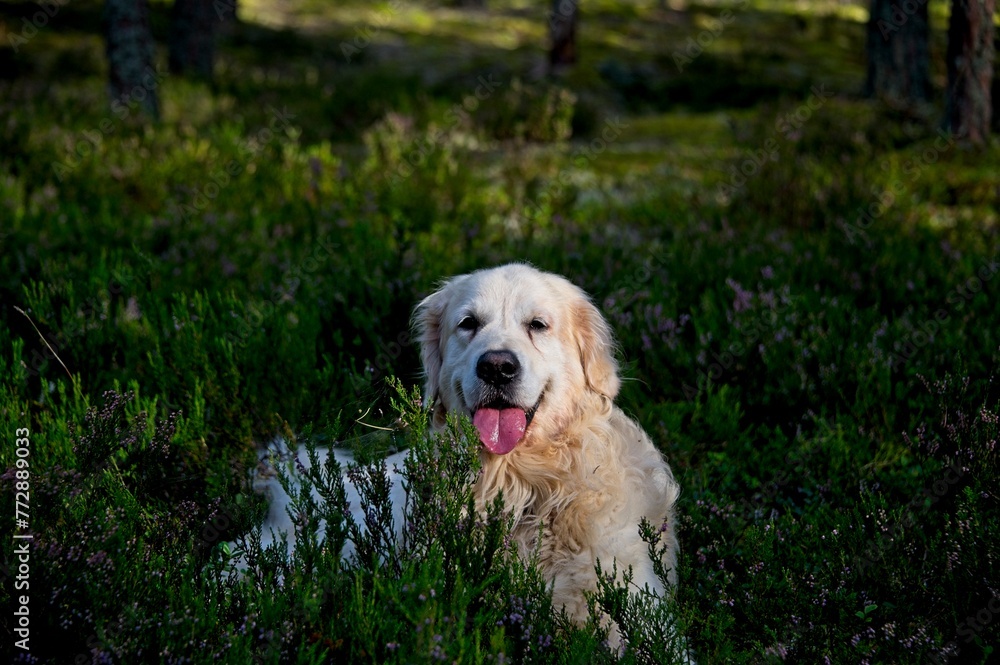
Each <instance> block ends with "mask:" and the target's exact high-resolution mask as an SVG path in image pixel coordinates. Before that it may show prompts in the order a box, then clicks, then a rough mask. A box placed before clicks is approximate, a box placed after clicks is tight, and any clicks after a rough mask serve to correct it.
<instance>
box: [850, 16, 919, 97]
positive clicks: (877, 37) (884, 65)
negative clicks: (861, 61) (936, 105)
mask: <svg viewBox="0 0 1000 665" xmlns="http://www.w3.org/2000/svg"><path fill="white" fill-rule="evenodd" d="M927 2H928V0H871V10H870V13H869V17H868V79H867V82H866V83H865V94H866V95H868V96H869V97H877V98H879V99H882V100H884V101H886V102H888V103H889V104H892V105H893V106H902V107H909V106H912V105H914V104H919V103H922V102H927V101H929V100H930V94H931V83H930V69H929V68H930V40H929V34H930V31H929V24H928V20H927Z"/></svg>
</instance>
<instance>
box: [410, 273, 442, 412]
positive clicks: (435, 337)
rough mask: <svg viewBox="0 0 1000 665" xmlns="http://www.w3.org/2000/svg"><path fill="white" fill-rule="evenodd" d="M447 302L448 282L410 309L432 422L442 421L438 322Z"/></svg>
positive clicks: (439, 322)
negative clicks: (411, 310)
mask: <svg viewBox="0 0 1000 665" xmlns="http://www.w3.org/2000/svg"><path fill="white" fill-rule="evenodd" d="M447 305H448V283H445V284H444V285H442V287H441V288H440V289H438V290H437V291H435V292H434V293H432V294H431V295H429V296H427V297H426V298H424V299H423V300H421V301H420V304H418V305H417V307H416V309H415V310H414V312H413V325H414V327H415V328H416V331H417V341H418V342H419V343H420V360H421V362H422V363H423V366H424V376H425V377H426V383H425V384H424V400H426V404H427V406H428V407H430V408H431V409H434V424H435V425H438V426H440V425H443V424H444V417H445V409H444V408H443V407H442V406H441V405H440V404H439V403H438V402H439V392H440V388H439V385H438V380H439V378H440V376H441V363H442V357H441V326H442V323H443V322H442V318H443V317H444V310H445V308H446V307H447Z"/></svg>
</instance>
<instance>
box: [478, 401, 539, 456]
mask: <svg viewBox="0 0 1000 665" xmlns="http://www.w3.org/2000/svg"><path fill="white" fill-rule="evenodd" d="M472 424H473V425H475V426H476V429H478V430H479V440H480V441H482V442H483V445H484V446H486V449H487V450H488V451H490V452H491V453H493V454H495V455H506V454H507V453H509V452H510V451H512V450H514V448H515V446H517V444H518V443H520V441H521V439H522V438H524V430H525V428H526V427H527V426H528V418H527V416H526V415H525V413H524V411H523V410H521V409H485V408H484V409H479V410H478V411H476V414H475V415H474V416H472Z"/></svg>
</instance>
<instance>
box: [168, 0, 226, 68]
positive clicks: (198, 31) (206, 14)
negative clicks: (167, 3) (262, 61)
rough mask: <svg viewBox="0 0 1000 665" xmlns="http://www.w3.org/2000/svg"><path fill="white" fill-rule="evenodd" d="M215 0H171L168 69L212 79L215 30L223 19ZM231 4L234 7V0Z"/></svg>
mask: <svg viewBox="0 0 1000 665" xmlns="http://www.w3.org/2000/svg"><path fill="white" fill-rule="evenodd" d="M217 5H218V6H219V7H222V8H223V9H225V10H226V11H229V5H228V4H222V5H220V4H219V3H218V2H215V0H174V9H173V13H172V15H171V17H170V71H171V72H172V73H174V74H193V75H195V76H197V77H200V78H203V79H205V80H209V81H210V80H212V71H213V69H214V66H215V32H216V29H217V28H219V26H220V23H221V21H222V17H221V16H220V15H219V14H220V12H218V11H216V6H217ZM232 7H235V3H233V5H232Z"/></svg>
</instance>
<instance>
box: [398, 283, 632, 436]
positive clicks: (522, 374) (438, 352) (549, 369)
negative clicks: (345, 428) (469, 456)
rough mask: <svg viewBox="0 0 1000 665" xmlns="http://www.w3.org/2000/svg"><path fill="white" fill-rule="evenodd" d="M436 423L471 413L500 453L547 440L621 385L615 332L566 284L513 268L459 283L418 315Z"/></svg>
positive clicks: (434, 297) (420, 307)
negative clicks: (583, 408)
mask: <svg viewBox="0 0 1000 665" xmlns="http://www.w3.org/2000/svg"><path fill="white" fill-rule="evenodd" d="M415 323H416V327H417V331H418V336H419V340H420V347H421V357H422V359H423V364H424V371H425V372H426V375H427V385H426V397H427V399H428V400H429V403H430V404H431V405H432V406H433V408H434V424H435V426H438V427H440V426H441V425H443V424H444V420H445V415H446V414H447V413H448V412H451V411H455V412H458V413H466V414H468V415H469V416H471V417H472V421H473V423H474V424H475V426H476V428H477V429H478V430H479V436H480V439H481V441H482V443H483V445H484V446H485V447H486V449H487V450H489V451H490V452H492V453H495V454H500V455H502V454H506V453H509V452H510V451H512V450H513V449H514V448H515V447H517V446H518V445H519V444H521V443H523V442H527V441H530V440H532V439H542V440H549V439H551V438H552V437H554V436H557V435H558V434H559V432H560V431H561V430H562V429H563V428H565V426H566V425H567V424H568V423H569V422H570V420H571V419H572V418H573V415H574V413H575V411H576V410H577V409H579V408H581V405H582V403H583V402H584V401H587V402H589V400H585V399H584V398H585V397H588V396H596V395H600V396H604V397H605V398H607V399H608V400H613V399H614V397H615V396H616V395H617V394H618V388H619V385H620V382H619V379H618V366H617V364H616V363H615V359H614V355H613V350H612V339H611V330H610V328H609V327H608V324H607V322H606V321H605V320H604V318H603V317H602V316H601V314H600V312H598V311H597V308H596V307H594V305H593V304H592V303H591V302H590V300H589V299H588V298H587V296H586V294H585V293H584V292H583V291H582V290H581V289H579V288H578V287H576V286H574V285H573V284H571V283H570V282H568V281H566V280H565V279H563V278H562V277H559V276H557V275H553V274H550V273H545V272H541V271H539V270H536V269H535V268H532V267H530V266H527V265H523V264H510V265H505V266H500V267H498V268H491V269H488V270H480V271H477V272H474V273H471V274H468V275H462V276H460V277H455V278H453V279H451V280H449V281H448V282H446V283H445V284H444V285H443V286H442V287H441V289H440V290H438V291H437V292H436V293H433V294H432V295H430V296H428V297H427V298H426V299H424V301H423V302H421V303H420V304H419V305H418V306H417V309H416V313H415Z"/></svg>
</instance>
